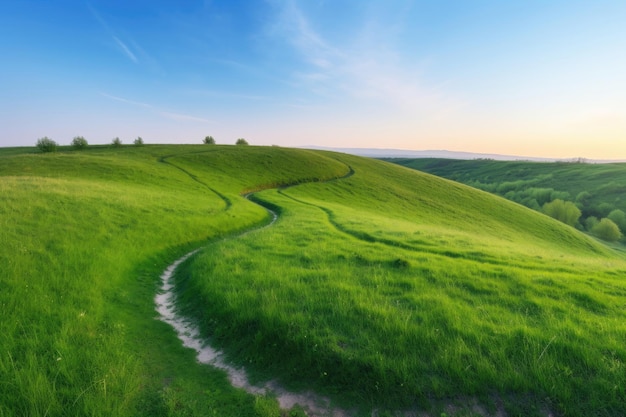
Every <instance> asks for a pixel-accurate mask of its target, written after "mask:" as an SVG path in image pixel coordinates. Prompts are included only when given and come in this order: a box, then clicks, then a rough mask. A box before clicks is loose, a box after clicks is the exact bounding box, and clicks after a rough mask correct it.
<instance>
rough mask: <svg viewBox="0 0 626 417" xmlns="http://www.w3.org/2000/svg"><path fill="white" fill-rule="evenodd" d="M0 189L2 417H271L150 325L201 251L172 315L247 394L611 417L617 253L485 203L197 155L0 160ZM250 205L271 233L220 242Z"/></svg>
mask: <svg viewBox="0 0 626 417" xmlns="http://www.w3.org/2000/svg"><path fill="white" fill-rule="evenodd" d="M0 190H1V192H0V196H1V199H2V204H0V222H1V224H2V227H0V248H2V250H0V305H1V306H2V310H1V311H2V320H1V321H0V334H2V335H3V337H2V338H1V339H0V381H2V382H0V416H13V415H17V416H45V415H50V416H52V415H77V416H79V415H90V416H100V415H102V416H104V415H107V416H109V415H118V416H141V415H144V416H169V415H171V416H174V415H181V416H182V415H198V416H199V415H242V416H245V415H250V416H255V415H258V416H269V415H275V416H278V415H279V411H278V409H277V405H276V404H275V402H273V400H272V399H271V398H255V397H252V396H250V395H247V394H245V393H243V392H242V391H240V390H236V389H233V388H231V387H229V386H228V383H227V381H226V379H225V377H224V375H223V374H222V373H221V372H219V371H214V370H212V369H210V368H208V367H204V366H199V365H197V364H196V363H195V360H194V357H193V354H192V353H191V352H190V351H188V350H186V349H184V348H182V347H181V346H180V343H179V342H178V340H177V339H176V337H175V335H174V332H173V330H171V329H170V328H169V327H168V326H167V325H165V324H164V323H162V322H160V321H157V320H154V316H155V312H154V294H155V291H156V289H157V286H158V281H159V275H160V273H161V271H162V270H163V269H164V268H165V267H166V266H167V265H168V264H169V263H171V262H172V261H173V260H174V259H176V258H178V257H179V256H180V255H182V254H184V253H186V252H188V251H189V250H191V249H193V248H196V247H200V246H202V247H204V249H203V250H202V251H201V252H200V253H198V254H197V255H196V256H194V257H192V258H191V259H190V260H188V261H187V262H185V263H184V264H183V267H182V268H181V270H180V271H179V274H178V275H177V281H178V288H179V291H180V296H181V298H182V301H183V303H182V305H181V307H182V308H183V310H184V311H186V312H187V313H188V314H191V315H193V316H195V317H197V318H198V320H199V322H200V323H201V326H202V329H203V331H205V332H206V334H207V335H209V336H210V337H211V338H212V340H213V341H214V342H215V343H216V344H217V345H219V346H220V347H222V348H223V349H224V350H225V351H226V352H227V353H228V354H229V356H230V357H231V359H232V360H233V361H235V362H237V363H241V364H245V366H246V367H247V368H248V369H250V371H251V372H253V374H254V375H255V377H256V378H259V379H264V378H268V379H269V378H272V379H273V378H278V379H280V380H281V381H282V382H283V383H285V384H287V385H288V386H291V387H294V389H298V388H302V389H304V388H307V389H308V388H314V389H315V390H317V391H319V392H321V393H323V394H325V395H328V396H329V397H330V398H331V399H333V400H334V401H336V402H338V403H339V404H341V405H343V406H344V407H345V408H348V409H355V410H356V411H355V412H357V413H362V414H363V415H368V414H369V413H370V411H371V409H372V408H378V409H379V412H381V413H383V414H384V412H383V411H382V410H385V409H387V410H390V412H391V411H393V410H397V409H404V410H410V409H420V410H425V411H427V412H429V413H431V415H440V414H441V413H442V412H446V413H448V414H454V413H457V411H458V413H457V414H458V415H468V414H467V411H463V410H467V409H469V408H471V406H474V410H478V408H476V407H477V405H476V404H479V405H480V406H481V407H482V408H480V410H482V411H483V412H482V414H484V415H487V414H490V413H491V414H496V413H498V412H506V413H507V415H529V414H532V413H536V414H537V415H542V414H543V415H545V414H547V412H548V411H552V412H555V413H559V414H567V415H580V416H583V415H607V416H609V415H618V414H623V413H625V412H626V406H625V405H624V404H626V393H625V390H626V372H624V371H625V369H624V361H625V360H626V348H625V347H624V346H626V344H625V343H624V342H625V341H626V340H625V339H626V325H625V324H624V323H625V321H624V318H625V317H624V316H625V313H624V309H623V305H624V297H625V296H626V288H625V287H624V285H623V281H622V277H623V276H624V275H625V274H626V262H625V261H624V259H623V257H622V256H621V255H619V254H617V253H615V252H614V251H613V250H611V249H609V248H607V247H606V246H604V245H602V244H600V243H598V242H596V241H595V240H592V239H591V238H589V237H587V236H585V235H583V234H581V233H580V232H578V231H576V230H575V229H573V228H570V227H567V226H565V225H563V224H561V223H558V222H556V221H554V220H552V219H549V218H548V217H546V216H544V215H541V214H539V213H536V212H533V211H531V210H528V209H526V208H523V207H521V206H519V205H516V204H513V203H510V202H507V201H506V200H503V199H500V198H498V197H495V196H492V195H490V194H488V193H484V192H481V191H476V190H474V189H472V188H469V187H466V186H463V185H460V184H457V183H453V182H450V181H447V180H443V179H439V178H436V177H433V176H430V175H427V174H422V173H419V172H416V171H414V170H409V169H406V168H402V167H399V166H396V165H392V164H388V163H385V162H381V161H375V160H369V159H364V158H358V157H353V156H348V155H342V154H334V153H327V152H316V151H306V150H294V149H283V148H277V147H267V148H263V147H236V146H207V145H201V146H144V147H121V148H115V149H114V148H108V147H91V148H89V149H87V150H84V151H70V150H63V151H61V152H57V153H53V154H40V153H36V152H34V151H32V150H30V149H21V150H20V149H18V150H16V149H11V150H7V152H3V150H0ZM251 191H257V192H256V194H255V196H254V199H255V200H256V201H258V202H259V203H261V204H263V205H265V206H267V207H272V208H274V209H275V210H277V211H278V212H279V213H280V217H279V219H278V221H277V222H276V223H275V224H273V225H272V226H271V227H269V228H265V229H262V230H256V231H254V232H251V233H248V234H246V235H242V236H238V235H237V234H238V233H239V232H241V231H244V230H248V229H251V228H253V227H255V226H258V225H261V224H264V223H267V221H268V218H269V215H268V213H267V212H266V210H265V209H263V208H262V207H260V206H259V205H257V204H254V203H253V202H250V201H248V200H246V199H244V198H243V197H242V194H244V193H247V192H251ZM223 237H229V238H228V239H226V240H224V239H222V238H223ZM464 413H465V414H464Z"/></svg>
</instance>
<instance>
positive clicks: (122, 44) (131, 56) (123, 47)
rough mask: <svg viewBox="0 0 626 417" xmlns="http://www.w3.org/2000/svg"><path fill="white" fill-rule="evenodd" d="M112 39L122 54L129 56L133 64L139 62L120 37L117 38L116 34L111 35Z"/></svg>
mask: <svg viewBox="0 0 626 417" xmlns="http://www.w3.org/2000/svg"><path fill="white" fill-rule="evenodd" d="M113 40H114V41H115V43H116V44H117V46H119V47H120V49H121V50H122V52H124V54H125V55H126V56H127V57H128V58H130V60H131V61H133V62H134V63H135V64H137V63H139V60H138V59H137V57H136V56H135V54H133V52H132V51H131V50H130V49H129V48H128V46H126V44H125V43H124V42H122V41H121V40H120V38H118V37H117V36H113Z"/></svg>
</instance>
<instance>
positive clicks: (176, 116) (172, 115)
mask: <svg viewBox="0 0 626 417" xmlns="http://www.w3.org/2000/svg"><path fill="white" fill-rule="evenodd" d="M100 95H101V96H103V97H106V98H108V99H110V100H115V101H119V102H122V103H126V104H130V105H132V106H136V107H142V108H145V109H148V110H149V111H151V112H153V113H155V114H158V115H159V116H162V117H165V118H168V119H171V120H176V121H188V122H200V123H213V121H211V120H209V119H206V118H204V117H198V116H193V115H189V114H184V113H178V112H172V111H168V110H163V109H160V108H158V107H155V106H153V105H152V104H148V103H143V102H140V101H135V100H129V99H126V98H123V97H119V96H114V95H111V94H107V93H103V92H101V93H100Z"/></svg>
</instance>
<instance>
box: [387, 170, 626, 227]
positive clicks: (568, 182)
mask: <svg viewBox="0 0 626 417" xmlns="http://www.w3.org/2000/svg"><path fill="white" fill-rule="evenodd" d="M388 161H389V162H393V163H396V164H399V165H403V166H406V167H409V168H413V169H417V170H419V171H423V172H428V173H431V174H434V175H437V176H440V177H443V178H447V179H451V180H454V181H458V182H461V183H463V184H467V185H470V186H472V187H475V188H479V189H481V190H485V191H488V192H491V193H494V194H497V195H500V196H502V197H505V198H507V199H509V200H512V201H515V202H518V203H520V204H523V205H525V206H527V207H530V208H532V209H535V210H541V207H542V206H543V205H544V204H545V203H548V202H550V201H553V200H555V199H561V200H565V201H571V202H573V203H575V204H576V205H577V206H578V207H579V208H580V210H581V218H580V222H579V223H580V224H579V227H580V228H581V229H588V228H589V227H588V226H589V224H588V220H589V219H590V218H591V217H593V218H596V219H602V218H606V217H609V216H610V217H611V218H614V219H615V222H616V223H617V225H618V226H619V227H620V229H621V231H622V234H623V235H626V216H624V215H623V213H626V163H612V164H591V163H577V162H550V163H548V162H525V161H492V160H484V159H482V160H481V159H478V160H452V159H388ZM618 211H621V212H622V214H619V213H618ZM612 212H613V215H611V213H612ZM615 214H618V216H617V217H614V215H615Z"/></svg>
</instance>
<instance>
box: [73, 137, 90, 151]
mask: <svg viewBox="0 0 626 417" xmlns="http://www.w3.org/2000/svg"><path fill="white" fill-rule="evenodd" d="M87 145H88V143H87V139H85V138H84V137H82V136H76V137H75V138H74V139H72V147H73V148H74V149H85V148H86V147H87Z"/></svg>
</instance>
